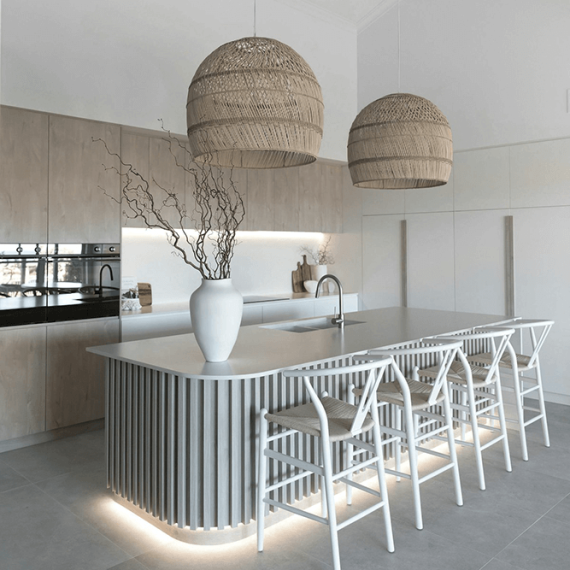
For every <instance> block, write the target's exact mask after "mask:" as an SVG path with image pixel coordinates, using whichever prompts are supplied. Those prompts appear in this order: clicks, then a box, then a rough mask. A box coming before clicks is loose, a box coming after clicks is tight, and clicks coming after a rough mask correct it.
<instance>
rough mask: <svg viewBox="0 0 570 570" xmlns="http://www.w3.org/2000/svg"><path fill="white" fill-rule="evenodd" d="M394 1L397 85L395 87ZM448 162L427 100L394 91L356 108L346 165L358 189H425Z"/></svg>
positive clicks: (442, 121)
mask: <svg viewBox="0 0 570 570" xmlns="http://www.w3.org/2000/svg"><path fill="white" fill-rule="evenodd" d="M399 28H400V4H399V3H398V90H399V88H400V48H399V37H400V29H399ZM452 164H453V143H452V138H451V128H450V127H449V123H448V122H447V119H446V118H445V115H444V114H443V113H442V112H441V111H440V110H439V109H438V108H437V107H436V106H435V105H434V104H433V103H432V102H430V101H428V100H427V99H424V98H423V97H418V96H417V95H410V94H409V93H394V94H392V95H387V96H386V97H382V98H381V99H377V100H376V101H373V102H372V103H370V104H369V105H368V106H367V107H365V108H364V109H362V111H360V113H359V114H358V115H357V117H356V119H354V122H353V123H352V127H351V128H350V133H349V136H348V168H349V170H350V176H351V178H352V183H353V184H354V186H358V187H360V188H386V189H388V188H394V189H404V188H429V187H433V186H441V185H443V184H447V181H448V180H449V175H450V174H451V166H452Z"/></svg>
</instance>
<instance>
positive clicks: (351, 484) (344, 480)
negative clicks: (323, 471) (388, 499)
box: [339, 477, 382, 498]
mask: <svg viewBox="0 0 570 570" xmlns="http://www.w3.org/2000/svg"><path fill="white" fill-rule="evenodd" d="M339 481H342V482H343V483H346V484H347V485H350V486H351V487H354V488H355V489H360V490H361V491H364V492H365V493H370V494H371V495H374V496H375V497H380V498H382V495H381V494H380V493H379V492H378V491H375V490H374V489H371V488H370V487H366V486H365V485H361V484H360V483H357V482H356V481H351V480H350V479H347V478H346V477H343V478H342V479H339Z"/></svg>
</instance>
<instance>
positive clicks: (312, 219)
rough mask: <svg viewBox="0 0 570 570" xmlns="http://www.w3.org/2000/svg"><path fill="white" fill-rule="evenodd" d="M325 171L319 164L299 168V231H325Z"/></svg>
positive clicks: (314, 163)
mask: <svg viewBox="0 0 570 570" xmlns="http://www.w3.org/2000/svg"><path fill="white" fill-rule="evenodd" d="M322 186H323V169H322V165H321V164H319V163H318V162H313V164H309V165H307V166H303V167H302V168H299V230H300V231H302V232H320V231H323V229H322V228H323V219H324V218H323V207H322V204H321V195H322V190H321V189H322Z"/></svg>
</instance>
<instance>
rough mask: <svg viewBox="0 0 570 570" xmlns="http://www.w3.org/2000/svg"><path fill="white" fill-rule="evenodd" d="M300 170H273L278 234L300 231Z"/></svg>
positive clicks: (276, 229) (275, 227)
mask: <svg viewBox="0 0 570 570" xmlns="http://www.w3.org/2000/svg"><path fill="white" fill-rule="evenodd" d="M299 170H300V169H299V168H276V169H275V170H273V196H274V198H273V209H274V229H275V231H276V232H297V231H299Z"/></svg>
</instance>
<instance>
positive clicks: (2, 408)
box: [0, 326, 46, 441]
mask: <svg viewBox="0 0 570 570" xmlns="http://www.w3.org/2000/svg"><path fill="white" fill-rule="evenodd" d="M0 362H1V363H2V365H1V366H0V440H2V441H4V440H6V439H13V438H15V437H22V436H25V435H31V434H34V433H39V432H42V431H45V418H46V416H45V381H46V377H45V367H46V327H45V326H32V327H22V328H17V329H14V328H9V329H0Z"/></svg>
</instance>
